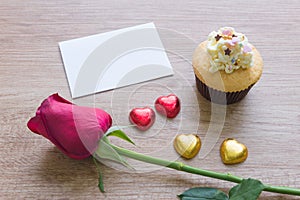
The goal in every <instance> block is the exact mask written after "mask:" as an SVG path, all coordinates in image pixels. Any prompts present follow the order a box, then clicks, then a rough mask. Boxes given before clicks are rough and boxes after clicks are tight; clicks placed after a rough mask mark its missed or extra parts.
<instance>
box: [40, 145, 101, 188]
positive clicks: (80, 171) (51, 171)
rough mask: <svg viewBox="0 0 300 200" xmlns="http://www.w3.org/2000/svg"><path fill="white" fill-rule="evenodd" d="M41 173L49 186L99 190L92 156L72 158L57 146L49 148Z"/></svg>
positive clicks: (41, 165) (42, 163) (44, 157)
mask: <svg viewBox="0 0 300 200" xmlns="http://www.w3.org/2000/svg"><path fill="white" fill-rule="evenodd" d="M39 174H40V176H41V178H42V179H43V180H44V181H45V184H47V185H49V187H54V188H55V187H57V188H60V189H61V190H62V191H72V193H81V192H82V191H85V190H87V188H95V189H97V190H98V188H97V181H98V174H97V172H96V168H95V164H94V163H93V160H92V159H91V158H87V159H84V160H74V159H71V158H69V157H67V156H65V155H64V154H62V153H61V152H60V151H59V150H58V149H57V148H56V147H53V148H52V149H49V150H48V151H46V152H45V155H43V160H42V162H41V164H40V173H39ZM88 191H90V189H88Z"/></svg>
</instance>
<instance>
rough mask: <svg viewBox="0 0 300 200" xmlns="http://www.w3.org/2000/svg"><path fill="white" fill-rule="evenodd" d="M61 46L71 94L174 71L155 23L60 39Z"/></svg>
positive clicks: (111, 87) (106, 88) (154, 77)
mask: <svg viewBox="0 0 300 200" xmlns="http://www.w3.org/2000/svg"><path fill="white" fill-rule="evenodd" d="M59 48H60V51H61V55H62V59H63V63H64V67H65V72H66V75H67V79H68V82H69V86H70V90H71V94H72V98H77V97H81V96H85V95H90V94H95V93H97V92H103V91H106V90H111V89H115V88H119V87H124V86H128V85H132V84H136V83H141V82H145V81H148V80H153V79H157V78H160V77H165V76H170V75H173V69H172V66H171V64H170V61H169V59H168V57H167V54H166V52H165V49H164V46H163V44H162V42H161V40H160V37H159V34H158V32H157V29H156V27H155V25H154V23H148V24H143V25H138V26H134V27H129V28H124V29H119V30H115V31H111V32H107V33H101V34H97V35H92V36H88V37H83V38H78V39H73V40H68V41H64V42H60V43H59Z"/></svg>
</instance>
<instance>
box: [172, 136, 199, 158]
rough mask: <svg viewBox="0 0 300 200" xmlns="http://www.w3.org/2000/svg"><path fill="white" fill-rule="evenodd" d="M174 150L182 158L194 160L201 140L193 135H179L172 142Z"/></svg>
mask: <svg viewBox="0 0 300 200" xmlns="http://www.w3.org/2000/svg"><path fill="white" fill-rule="evenodd" d="M174 148H175V150H176V151H177V153H178V154H180V155H181V156H182V157H183V158H186V159H191V158H194V157H195V156H196V155H197V153H198V152H199V150H200V148H201V140H200V138H199V137H198V136H197V135H194V134H180V135H177V136H176V138H175V140H174Z"/></svg>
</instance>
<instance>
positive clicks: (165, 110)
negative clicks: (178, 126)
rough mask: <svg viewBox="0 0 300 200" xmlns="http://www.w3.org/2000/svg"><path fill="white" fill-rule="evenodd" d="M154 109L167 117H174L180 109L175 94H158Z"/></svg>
mask: <svg viewBox="0 0 300 200" xmlns="http://www.w3.org/2000/svg"><path fill="white" fill-rule="evenodd" d="M155 109H156V110H157V112H159V113H160V114H162V115H165V116H167V117H168V118H174V117H176V116H177V114H178V113H179V111H180V101H179V98H178V97H177V96H176V95H175V94H170V95H168V96H160V97H158V98H157V99H156V101H155Z"/></svg>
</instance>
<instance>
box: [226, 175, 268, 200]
mask: <svg viewBox="0 0 300 200" xmlns="http://www.w3.org/2000/svg"><path fill="white" fill-rule="evenodd" d="M264 187H265V186H264V185H263V184H262V183H261V182H260V181H259V180H256V179H251V178H248V179H244V180H243V181H242V182H241V183H240V184H238V185H236V186H234V187H233V188H231V190H230V191H229V199H230V200H243V199H245V200H256V199H257V198H258V197H259V195H260V193H261V192H262V191H263V190H264Z"/></svg>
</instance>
